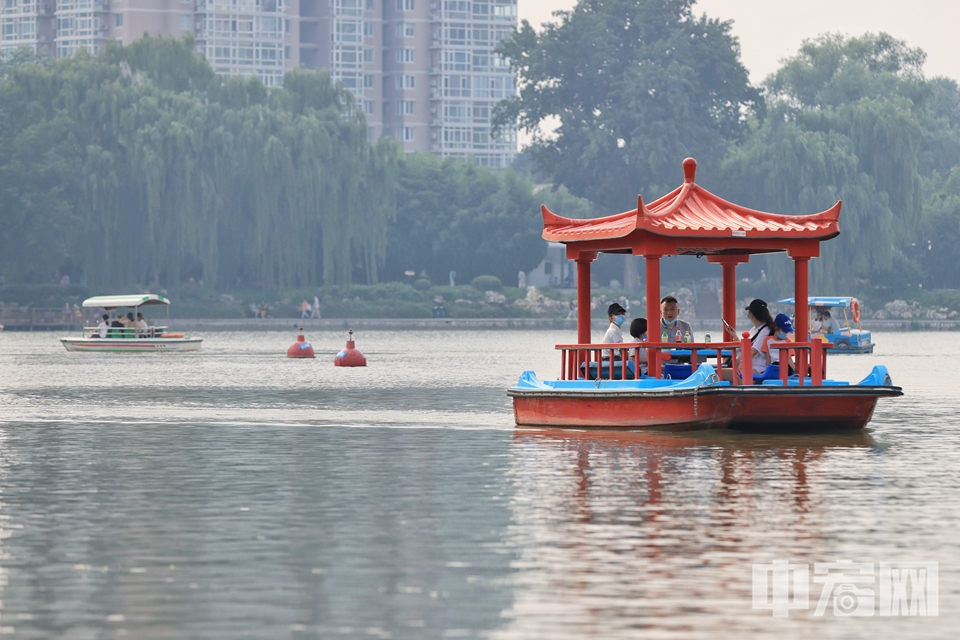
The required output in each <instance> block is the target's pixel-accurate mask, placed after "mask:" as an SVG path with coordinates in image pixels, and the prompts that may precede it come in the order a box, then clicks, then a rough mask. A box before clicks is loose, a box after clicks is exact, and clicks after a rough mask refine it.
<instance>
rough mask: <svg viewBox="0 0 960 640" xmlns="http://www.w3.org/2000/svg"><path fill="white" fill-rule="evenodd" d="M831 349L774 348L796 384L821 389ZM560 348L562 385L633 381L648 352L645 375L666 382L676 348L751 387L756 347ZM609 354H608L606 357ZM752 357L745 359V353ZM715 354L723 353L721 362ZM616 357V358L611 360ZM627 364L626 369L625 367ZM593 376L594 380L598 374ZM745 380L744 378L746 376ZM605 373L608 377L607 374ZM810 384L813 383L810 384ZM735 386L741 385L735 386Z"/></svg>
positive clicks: (816, 344) (816, 343)
mask: <svg viewBox="0 0 960 640" xmlns="http://www.w3.org/2000/svg"><path fill="white" fill-rule="evenodd" d="M830 346H832V344H830V343H824V342H822V341H821V340H812V341H810V342H799V343H798V342H791V343H789V344H783V345H772V348H775V349H777V350H778V351H779V352H780V362H781V363H785V362H787V359H788V357H789V356H793V357H794V360H795V373H796V375H797V376H798V377H799V381H798V384H799V385H800V386H804V385H805V384H810V385H812V386H821V385H822V384H823V379H824V377H825V376H826V373H827V352H826V348H827V347H830ZM556 349H557V350H558V351H560V379H561V380H582V379H594V378H604V379H607V380H631V379H633V378H634V377H635V376H636V377H639V375H636V373H639V372H640V371H641V365H642V364H643V363H642V362H641V360H640V357H641V356H640V351H641V350H642V349H645V350H646V352H647V354H646V355H647V358H646V359H647V363H646V364H647V367H648V371H647V375H648V376H649V377H651V378H662V371H663V369H662V360H669V359H671V358H672V357H673V356H672V354H671V351H672V350H674V349H686V350H689V351H690V363H691V365H698V364H700V363H701V362H704V361H705V360H706V359H707V358H711V359H713V358H715V359H716V369H717V375H718V376H720V378H721V379H724V378H725V376H724V372H725V370H728V369H732V370H733V371H736V372H738V373H739V375H736V376H733V375H730V376H727V379H732V380H735V381H736V380H738V379H739V380H740V384H744V385H751V384H753V364H752V362H753V358H752V356H751V355H749V354H751V351H752V349H753V345H752V344H751V342H750V340H749V338H743V339H742V340H740V341H738V342H689V343H674V342H622V343H601V344H558V345H557V346H556ZM704 350H711V351H713V352H714V353H713V354H710V355H709V356H705V357H703V358H701V357H700V356H699V354H698V352H702V351H704ZM725 350H728V351H729V352H730V354H731V356H730V357H731V360H730V363H731V364H730V365H727V366H724V360H725V358H726V357H725V356H724V355H723V351H725ZM605 352H606V354H605ZM744 353H746V354H748V356H747V357H746V358H743V357H741V354H744ZM717 354H720V355H719V357H718V356H717ZM611 356H613V357H611ZM629 363H632V364H633V371H632V372H631V371H630V369H629ZM812 363H819V366H812ZM625 365H626V366H625ZM594 372H595V373H596V375H594ZM745 372H746V373H747V375H744V373H745ZM604 374H606V375H604ZM788 376H789V371H788V368H787V367H785V366H781V367H780V380H781V381H782V382H783V384H784V385H786V384H787V378H788ZM808 379H809V383H807V382H806V381H807V380H808ZM734 384H737V382H734Z"/></svg>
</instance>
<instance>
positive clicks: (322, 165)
mask: <svg viewBox="0 0 960 640" xmlns="http://www.w3.org/2000/svg"><path fill="white" fill-rule="evenodd" d="M401 156H402V154H401V153H400V150H399V147H398V145H397V144H396V143H395V142H394V141H393V140H392V139H391V138H385V139H383V140H382V141H381V142H378V143H374V144H371V143H370V142H368V140H367V124H366V122H365V119H364V117H363V115H362V113H360V111H359V110H358V109H357V106H356V104H355V102H354V100H353V98H352V96H351V94H350V93H349V92H348V91H346V90H345V89H343V88H342V87H341V86H339V85H337V84H335V83H333V82H331V80H330V78H329V75H328V74H327V73H325V72H313V71H307V70H303V69H298V70H294V71H291V72H290V73H288V74H286V76H285V77H284V82H283V87H282V88H278V89H272V90H267V89H266V88H265V87H264V86H263V84H262V83H261V82H260V81H259V80H257V79H254V78H239V77H222V76H218V75H217V74H215V73H214V72H213V70H212V68H211V67H210V65H209V64H208V63H207V62H206V60H205V59H204V58H203V57H202V56H200V55H199V54H197V53H195V52H194V47H193V43H192V42H191V41H190V40H189V39H186V40H175V39H168V38H151V37H146V38H143V39H141V40H139V41H137V42H134V43H132V44H130V45H128V46H120V45H118V44H116V43H108V44H107V46H106V49H105V51H103V52H102V53H101V54H100V55H99V56H96V57H92V56H89V55H86V54H85V53H81V54H80V55H77V56H75V57H72V58H65V59H60V60H56V61H52V60H49V59H47V58H45V57H40V56H37V55H34V54H30V53H29V52H27V51H25V50H21V51H19V52H17V53H16V54H15V55H13V56H8V57H5V58H3V59H2V64H0V275H3V276H4V280H5V282H7V283H10V284H12V283H48V282H50V281H51V280H52V279H53V278H54V275H55V274H57V273H61V274H63V275H69V276H70V277H71V280H72V281H73V283H76V282H77V280H78V279H79V278H80V277H82V278H84V279H85V281H86V282H87V284H88V285H89V286H90V287H92V288H93V289H95V290H96V291H98V292H103V291H126V290H132V289H133V288H135V287H138V286H139V287H151V288H153V289H159V288H169V289H171V290H173V291H175V290H177V288H178V287H180V286H181V284H183V283H185V282H187V281H188V280H190V279H192V280H193V281H194V282H196V283H198V284H199V283H201V282H202V283H203V285H204V286H205V287H209V288H210V289H223V288H230V287H234V286H237V285H242V286H259V287H263V288H266V289H295V288H304V287H309V286H316V285H321V284H327V285H333V284H336V285H345V284H350V283H351V282H366V283H375V282H377V281H378V280H382V279H384V278H386V279H388V280H399V279H401V278H402V277H403V273H404V272H405V271H408V270H411V269H412V270H415V271H416V272H417V273H418V274H419V273H421V272H427V273H428V274H430V275H431V277H434V279H435V280H436V281H437V282H441V281H443V280H445V279H446V277H447V275H446V274H447V272H448V270H455V271H457V272H458V273H459V274H460V277H461V278H466V279H467V280H469V279H470V278H473V277H474V276H477V275H480V274H484V273H490V274H493V275H497V276H500V277H501V278H503V279H507V278H515V277H516V272H517V270H518V269H520V268H531V267H532V266H535V265H536V264H537V263H538V262H539V260H540V258H541V256H542V254H543V247H542V245H543V243H542V242H540V241H539V240H538V236H539V226H540V215H539V211H538V208H537V203H536V202H535V199H534V198H533V188H534V187H533V185H532V183H531V182H530V181H529V180H528V179H527V178H524V177H522V176H520V175H518V174H515V173H513V172H506V173H504V172H499V173H496V172H493V171H490V170H482V169H477V168H473V167H470V166H468V165H467V163H463V162H460V163H454V162H440V161H439V160H436V159H433V158H420V157H417V156H413V157H410V158H407V159H404V158H402V157H401ZM551 198H553V199H554V200H556V199H557V196H556V195H551ZM568 200H570V201H571V202H572V203H573V204H574V205H579V206H581V207H582V204H579V201H578V200H577V199H575V198H570V197H568ZM573 214H574V215H578V214H577V213H576V212H575V211H574V212H573ZM579 215H583V213H580V214H579ZM384 268H386V269H387V271H386V272H384V271H383V269H384Z"/></svg>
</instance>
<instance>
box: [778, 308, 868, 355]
mask: <svg viewBox="0 0 960 640" xmlns="http://www.w3.org/2000/svg"><path fill="white" fill-rule="evenodd" d="M778 302H779V303H780V304H794V303H795V302H796V299H794V298H786V299H784V300H779V301H778ZM807 305H808V306H809V309H810V325H809V326H810V332H811V334H812V335H813V336H816V335H817V334H819V335H821V336H823V340H824V341H826V342H829V343H830V345H831V346H829V347H827V351H831V352H833V353H873V344H874V343H873V340H872V339H871V336H870V332H869V331H867V330H866V329H864V328H863V327H862V326H861V325H860V301H859V300H857V299H856V298H851V297H849V296H847V297H844V296H810V297H808V298H807ZM831 309H840V310H841V311H842V312H843V320H840V319H839V318H837V323H838V326H839V327H840V330H839V331H824V330H823V324H822V320H821V319H819V317H820V316H821V315H822V312H823V311H830V317H831V318H833V317H835V314H834V313H833V311H831ZM814 312H816V314H817V317H814ZM851 320H852V321H853V324H852V325H851V322H850V321H851ZM854 326H855V327H856V328H854Z"/></svg>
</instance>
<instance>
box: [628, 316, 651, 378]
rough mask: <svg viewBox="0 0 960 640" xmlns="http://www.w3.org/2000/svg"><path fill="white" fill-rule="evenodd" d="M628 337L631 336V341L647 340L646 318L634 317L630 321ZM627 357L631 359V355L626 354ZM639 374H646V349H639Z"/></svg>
mask: <svg viewBox="0 0 960 640" xmlns="http://www.w3.org/2000/svg"><path fill="white" fill-rule="evenodd" d="M630 337H631V338H633V342H646V341H647V319H646V318H635V319H634V320H633V322H631V323H630ZM627 357H628V358H629V359H631V360H632V359H633V356H632V355H630V354H628V355H627ZM640 375H643V376H645V375H647V350H646V349H640Z"/></svg>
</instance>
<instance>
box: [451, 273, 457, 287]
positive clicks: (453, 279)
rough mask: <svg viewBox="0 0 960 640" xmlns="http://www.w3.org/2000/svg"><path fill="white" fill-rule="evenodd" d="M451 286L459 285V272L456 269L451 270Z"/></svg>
mask: <svg viewBox="0 0 960 640" xmlns="http://www.w3.org/2000/svg"><path fill="white" fill-rule="evenodd" d="M450 286H451V287H455V286H457V272H456V271H451V272H450Z"/></svg>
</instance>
